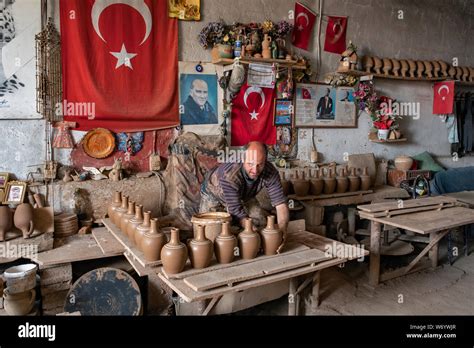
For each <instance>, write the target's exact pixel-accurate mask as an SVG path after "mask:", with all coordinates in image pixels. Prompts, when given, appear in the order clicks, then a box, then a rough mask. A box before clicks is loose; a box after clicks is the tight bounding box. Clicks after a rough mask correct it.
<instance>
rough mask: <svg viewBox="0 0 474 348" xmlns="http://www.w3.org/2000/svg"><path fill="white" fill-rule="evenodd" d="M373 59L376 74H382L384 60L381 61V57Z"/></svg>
mask: <svg viewBox="0 0 474 348" xmlns="http://www.w3.org/2000/svg"><path fill="white" fill-rule="evenodd" d="M372 59H373V60H374V71H375V73H376V74H381V73H382V71H381V69H382V66H383V62H382V59H380V58H379V57H372Z"/></svg>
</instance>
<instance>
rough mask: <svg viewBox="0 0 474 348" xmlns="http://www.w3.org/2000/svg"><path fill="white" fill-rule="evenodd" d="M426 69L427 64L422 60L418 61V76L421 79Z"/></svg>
mask: <svg viewBox="0 0 474 348" xmlns="http://www.w3.org/2000/svg"><path fill="white" fill-rule="evenodd" d="M424 71H425V64H424V63H423V62H422V61H421V60H417V61H416V77H418V78H419V79H422V78H423V73H424Z"/></svg>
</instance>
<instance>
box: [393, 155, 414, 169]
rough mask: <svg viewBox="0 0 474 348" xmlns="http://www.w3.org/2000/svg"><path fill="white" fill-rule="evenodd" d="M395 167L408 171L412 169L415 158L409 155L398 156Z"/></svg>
mask: <svg viewBox="0 0 474 348" xmlns="http://www.w3.org/2000/svg"><path fill="white" fill-rule="evenodd" d="M394 162H395V168H397V169H398V170H403V171H407V170H410V168H411V166H412V165H413V158H411V157H408V156H397V157H395V161H394Z"/></svg>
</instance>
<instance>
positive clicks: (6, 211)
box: [0, 205, 13, 242]
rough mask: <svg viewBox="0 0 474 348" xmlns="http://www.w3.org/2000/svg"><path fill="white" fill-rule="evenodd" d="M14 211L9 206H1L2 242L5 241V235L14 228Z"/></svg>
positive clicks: (0, 237) (0, 236)
mask: <svg viewBox="0 0 474 348" xmlns="http://www.w3.org/2000/svg"><path fill="white" fill-rule="evenodd" d="M12 220H13V219H12V211H11V210H10V208H9V207H7V206H5V205H2V206H0V242H3V241H5V235H6V233H7V232H9V231H11V229H12V227H13V226H12Z"/></svg>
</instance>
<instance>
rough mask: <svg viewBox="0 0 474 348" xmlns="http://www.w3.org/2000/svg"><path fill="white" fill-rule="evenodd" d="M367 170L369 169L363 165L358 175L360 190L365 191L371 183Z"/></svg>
mask: <svg viewBox="0 0 474 348" xmlns="http://www.w3.org/2000/svg"><path fill="white" fill-rule="evenodd" d="M368 170H369V169H368V168H367V167H365V168H364V171H363V173H362V175H361V176H360V189H361V190H362V191H367V190H368V189H369V188H370V185H371V182H370V180H371V179H370V175H369V172H368Z"/></svg>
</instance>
